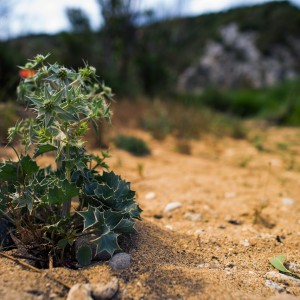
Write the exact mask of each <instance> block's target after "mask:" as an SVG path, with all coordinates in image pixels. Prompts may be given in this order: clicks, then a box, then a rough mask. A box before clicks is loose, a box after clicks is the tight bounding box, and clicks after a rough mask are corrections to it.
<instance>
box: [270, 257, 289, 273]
mask: <svg viewBox="0 0 300 300" xmlns="http://www.w3.org/2000/svg"><path fill="white" fill-rule="evenodd" d="M285 261H286V257H285V256H284V255H279V256H276V257H273V258H271V259H270V263H271V265H272V266H273V267H274V268H276V269H277V270H278V271H281V272H283V273H289V274H293V273H292V272H291V271H289V270H288V269H287V268H286V267H285V266H284V264H283V263H284V262H285Z"/></svg>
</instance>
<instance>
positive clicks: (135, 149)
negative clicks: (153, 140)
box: [114, 135, 150, 156]
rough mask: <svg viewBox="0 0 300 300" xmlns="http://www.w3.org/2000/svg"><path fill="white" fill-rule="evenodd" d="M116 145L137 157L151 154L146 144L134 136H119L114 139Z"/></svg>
mask: <svg viewBox="0 0 300 300" xmlns="http://www.w3.org/2000/svg"><path fill="white" fill-rule="evenodd" d="M114 143H115V145H116V147H118V148H120V149H123V150H126V151H128V152H130V153H132V154H134V155H137V156H143V155H148V154H150V149H149V147H148V145H147V144H146V142H145V141H144V140H142V139H140V138H137V137H134V136H126V135H119V136H117V137H116V138H115V139H114Z"/></svg>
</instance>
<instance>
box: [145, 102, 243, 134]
mask: <svg viewBox="0 0 300 300" xmlns="http://www.w3.org/2000/svg"><path fill="white" fill-rule="evenodd" d="M140 123H141V127H142V128H143V129H145V130H147V131H149V132H150V133H151V134H152V136H153V137H154V138H156V139H164V138H165V137H166V136H167V135H169V134H173V135H174V136H175V137H177V138H179V139H186V140H189V139H198V138H199V137H201V134H206V133H212V134H214V135H216V136H219V137H223V136H231V137H233V138H236V139H242V138H246V137H247V130H246V128H245V126H243V124H242V122H241V120H240V119H239V118H237V117H233V116H228V115H225V114H222V113H219V112H215V111H213V110H211V109H209V108H207V107H205V106H203V105H198V104H195V103H194V102H189V101H188V100H187V99H185V98H184V100H182V99H180V100H178V101H176V100H174V101H156V102H155V103H154V105H152V106H151V107H149V108H147V110H146V112H145V113H144V114H142V117H141V122H140Z"/></svg>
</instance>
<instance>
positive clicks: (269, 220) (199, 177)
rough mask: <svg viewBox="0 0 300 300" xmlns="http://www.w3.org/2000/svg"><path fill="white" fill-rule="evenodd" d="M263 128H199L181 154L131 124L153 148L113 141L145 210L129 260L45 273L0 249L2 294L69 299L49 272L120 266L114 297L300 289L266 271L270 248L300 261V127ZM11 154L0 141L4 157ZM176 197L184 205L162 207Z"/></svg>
mask: <svg viewBox="0 0 300 300" xmlns="http://www.w3.org/2000/svg"><path fill="white" fill-rule="evenodd" d="M258 132H260V134H261V132H262V131H258ZM263 132H264V133H263V135H262V141H260V142H261V143H260V145H258V143H256V145H255V144H254V143H252V142H249V141H237V140H232V139H229V138H223V139H217V138H216V137H212V136H207V137H202V138H201V140H199V141H192V142H191V154H190V155H184V154H180V153H178V152H176V151H175V150H174V148H175V141H174V140H173V139H172V138H168V139H167V140H165V141H163V142H160V141H155V140H153V139H152V138H151V137H150V136H149V135H148V134H146V133H144V132H141V131H136V130H129V131H127V132H126V133H127V134H134V135H136V136H140V137H142V138H144V139H145V140H147V142H148V144H149V145H150V148H151V150H152V154H151V155H150V156H148V157H143V158H141V157H134V156H132V155H130V154H128V153H127V152H125V151H121V150H117V149H114V148H113V149H112V151H111V154H112V155H113V158H111V159H110V160H109V165H110V166H111V169H112V170H114V171H115V172H116V173H118V174H121V175H122V177H124V178H126V179H127V180H128V181H131V182H132V188H133V189H134V190H136V191H137V200H138V202H139V204H140V206H141V207H142V209H143V210H144V212H143V215H142V216H143V221H142V222H137V224H136V227H137V229H138V232H139V234H138V235H137V236H134V237H133V238H132V239H131V241H130V242H129V243H128V244H127V245H126V246H125V248H126V249H125V251H126V252H128V253H129V254H130V255H131V257H132V262H131V266H130V268H129V269H127V270H122V271H113V270H112V269H111V268H110V267H109V265H108V262H101V263H96V264H94V265H92V266H90V267H87V268H84V269H82V270H69V269H64V268H58V269H52V270H43V271H42V274H40V273H36V272H34V271H31V270H28V269H26V268H25V267H22V266H20V265H18V264H16V263H14V262H12V261H10V260H8V259H5V258H0V282H1V284H0V299H3V300H8V299H11V300H13V299H24V300H27V299H39V300H42V299H64V298H65V297H66V295H67V292H68V290H67V289H65V288H63V287H62V286H61V285H59V284H58V283H56V282H54V281H53V280H51V279H49V277H48V276H47V274H52V275H53V276H55V277H56V278H60V279H61V280H63V281H64V282H66V283H67V284H69V285H73V284H75V283H80V282H91V283H96V282H107V281H109V279H110V278H111V277H112V276H116V277H117V278H118V279H119V285H120V288H119V292H118V294H117V295H116V299H294V297H293V296H300V287H299V286H298V282H292V281H288V280H286V281H284V280H283V281H282V282H279V281H277V282H276V280H273V281H272V282H275V283H276V284H279V285H281V287H282V292H281V293H279V292H278V291H277V290H276V289H275V288H272V287H269V286H268V284H267V281H266V280H267V277H268V275H266V274H267V273H268V272H271V271H275V272H277V271H276V270H275V269H274V268H273V267H272V266H271V265H270V263H269V259H270V258H271V257H274V256H276V255H279V254H285V255H286V256H287V258H288V260H289V261H290V262H293V263H299V264H300V256H299V250H300V249H299V246H300V214H299V211H300V185H299V184H300V181H299V179H300V174H299V170H300V160H299V151H300V135H299V130H296V129H276V128H269V129H264V131H263ZM261 144H263V147H261V146H262V145H261ZM257 148H264V149H263V151H261V150H258V149H257ZM95 152H96V150H95ZM9 155H12V154H11V152H10V151H9V150H7V149H6V150H2V155H1V157H2V158H5V157H7V156H9ZM171 202H180V203H181V206H180V207H178V208H177V209H175V210H173V211H171V212H164V208H165V207H166V205H167V204H169V203H171ZM278 297H279V298H278ZM295 299H296V298H295ZM299 299H300V298H299Z"/></svg>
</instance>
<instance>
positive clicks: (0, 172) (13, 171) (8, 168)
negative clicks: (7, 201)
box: [0, 162, 18, 181]
mask: <svg viewBox="0 0 300 300" xmlns="http://www.w3.org/2000/svg"><path fill="white" fill-rule="evenodd" d="M17 170H18V167H17V164H16V163H14V162H6V163H3V164H0V180H1V181H16V180H17V175H18V171H17Z"/></svg>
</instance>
